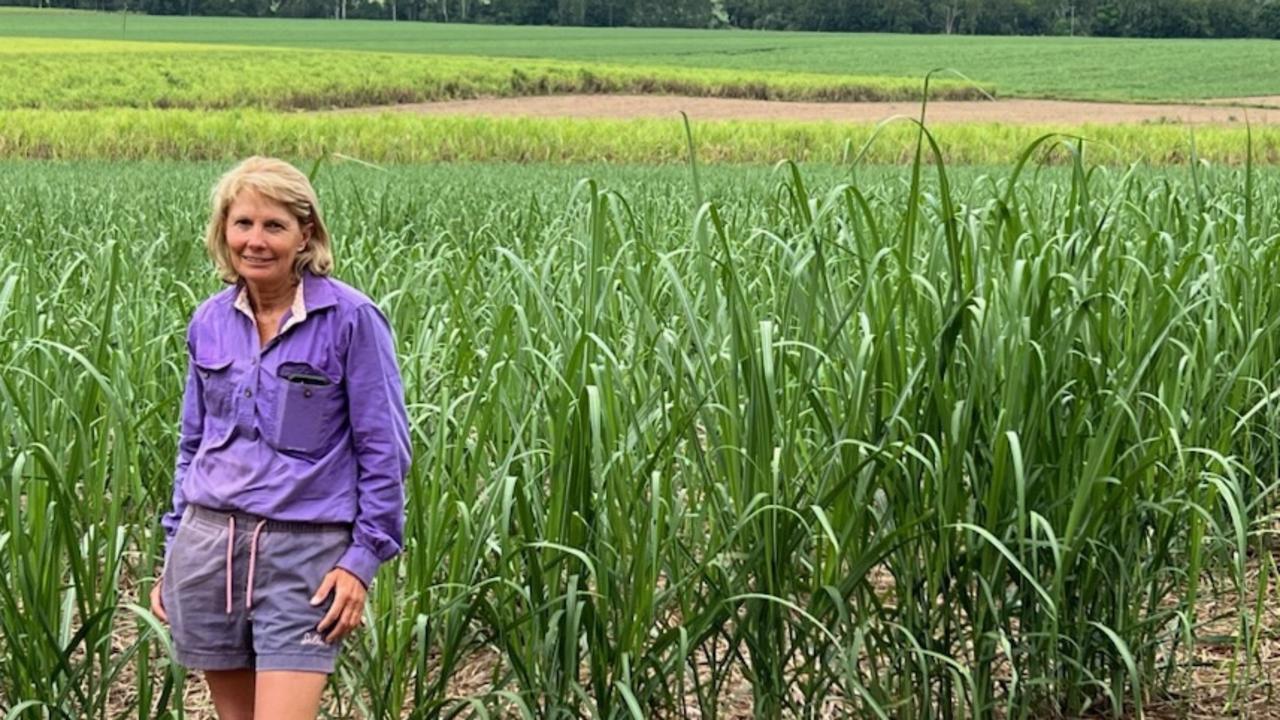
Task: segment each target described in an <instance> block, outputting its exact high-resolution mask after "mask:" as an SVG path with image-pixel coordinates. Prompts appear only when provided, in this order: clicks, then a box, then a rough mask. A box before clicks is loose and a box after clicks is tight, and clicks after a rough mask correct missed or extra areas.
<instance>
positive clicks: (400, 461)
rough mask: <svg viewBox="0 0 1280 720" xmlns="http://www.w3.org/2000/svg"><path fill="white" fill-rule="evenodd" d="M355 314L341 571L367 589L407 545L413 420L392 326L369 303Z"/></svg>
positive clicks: (348, 376) (349, 370)
mask: <svg viewBox="0 0 1280 720" xmlns="http://www.w3.org/2000/svg"><path fill="white" fill-rule="evenodd" d="M353 315H354V317H353V324H352V328H351V338H350V344H349V345H348V346H347V348H348V349H347V357H346V390H347V408H348V416H349V418H350V422H351V438H352V443H353V445H354V447H355V455H356V466H357V471H358V473H359V476H358V477H357V479H356V518H355V527H354V528H353V530H352V535H351V546H350V547H349V548H347V551H346V553H345V554H343V556H342V558H341V559H339V560H338V567H340V568H343V569H344V570H347V571H348V572H350V573H352V574H353V575H355V576H356V577H357V578H359V579H360V581H361V582H363V583H364V585H365V587H368V586H369V585H370V584H371V583H372V582H373V576H374V575H375V574H376V573H377V570H378V566H379V565H381V564H382V563H384V562H386V561H387V560H390V559H391V558H393V557H395V555H396V553H398V552H400V549H401V547H402V546H403V544H404V479H405V476H407V475H408V473H409V462H410V447H409V420H408V416H407V413H406V411H405V406H404V387H403V385H402V383H401V380H400V368H399V366H398V365H397V364H396V354H395V343H394V341H393V340H392V336H391V326H390V325H389V324H388V323H387V319H386V317H384V316H383V314H382V312H381V311H380V310H378V308H377V306H375V305H373V304H371V303H370V304H366V305H362V306H360V307H358V308H356V309H355V310H354V311H353Z"/></svg>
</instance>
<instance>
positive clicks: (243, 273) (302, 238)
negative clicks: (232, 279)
mask: <svg viewBox="0 0 1280 720" xmlns="http://www.w3.org/2000/svg"><path fill="white" fill-rule="evenodd" d="M226 237H227V250H229V251H230V252H229V254H230V256H231V257H230V260H231V267H232V268H233V269H234V270H235V272H236V274H238V275H239V276H240V277H242V278H244V281H245V282H246V283H248V284H249V285H250V286H252V287H253V288H254V289H255V290H268V291H270V290H276V289H279V288H281V287H285V286H288V285H292V284H293V282H294V275H293V266H294V261H295V260H296V259H297V257H298V253H299V252H301V251H302V250H303V249H304V248H305V247H306V246H307V242H308V241H309V240H310V239H311V226H310V225H309V224H308V225H300V224H299V223H298V219H297V218H296V217H294V216H293V213H291V212H290V211H289V209H288V208H287V207H285V206H284V205H282V204H280V203H278V202H276V201H274V200H271V199H270V198H267V197H264V196H263V195H261V194H260V193H258V192H257V191H256V190H251V189H245V190H242V191H241V192H240V194H239V195H237V196H236V199H235V200H234V201H232V203H231V207H229V208H228V209H227V224H226Z"/></svg>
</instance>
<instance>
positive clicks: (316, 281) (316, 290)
mask: <svg viewBox="0 0 1280 720" xmlns="http://www.w3.org/2000/svg"><path fill="white" fill-rule="evenodd" d="M238 285H239V287H240V290H239V292H237V293H236V301H235V308H236V310H239V311H240V312H241V313H243V314H244V315H245V316H246V317H248V318H249V319H250V320H253V321H254V322H257V320H256V319H255V318H254V315H253V307H252V306H251V305H250V303H249V288H248V287H246V286H245V284H244V281H243V280H241V281H240V282H239V283H238ZM335 304H337V299H336V298H334V296H333V288H331V287H330V286H329V282H328V280H327V279H326V278H322V277H319V276H317V275H315V274H314V273H311V272H309V271H303V273H302V282H300V283H298V287H297V289H295V290H294V292H293V304H292V305H290V307H289V316H288V320H286V321H285V323H284V327H282V328H280V333H281V334H283V333H284V331H285V330H288V329H289V328H291V327H293V326H294V325H298V324H299V323H301V322H303V321H304V320H306V319H307V316H308V315H309V314H311V313H313V312H315V311H317V310H320V309H322V308H327V307H329V306H331V305H335Z"/></svg>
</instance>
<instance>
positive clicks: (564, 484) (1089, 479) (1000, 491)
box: [0, 164, 1280, 720]
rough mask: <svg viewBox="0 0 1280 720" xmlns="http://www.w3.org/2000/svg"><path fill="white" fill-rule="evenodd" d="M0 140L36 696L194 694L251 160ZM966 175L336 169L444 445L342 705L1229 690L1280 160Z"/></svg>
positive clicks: (14, 503) (358, 260) (23, 634)
mask: <svg viewBox="0 0 1280 720" xmlns="http://www.w3.org/2000/svg"><path fill="white" fill-rule="evenodd" d="M308 167H310V164H308ZM2 169H3V172H0V428H3V429H4V437H5V442H4V443H0V477H2V478H4V481H5V492H3V493H0V713H7V716H9V717H18V716H23V717H25V716H32V717H35V716H45V717H56V718H95V719H96V718H107V717H111V718H116V717H139V718H153V717H157V718H158V717H169V715H166V714H165V712H166V710H167V709H170V708H174V707H175V706H177V705H178V704H179V703H180V698H181V697H182V696H183V693H182V692H181V691H180V688H179V687H178V686H177V682H178V681H180V680H181V676H180V674H178V673H176V672H173V671H172V670H173V668H172V666H171V665H170V664H169V662H168V660H167V656H166V653H165V651H164V650H165V648H164V644H163V642H164V640H163V638H164V637H165V636H164V633H163V630H162V629H161V628H160V627H159V626H158V625H157V624H156V623H155V620H154V618H152V617H151V616H150V614H149V613H148V612H147V611H146V610H145V609H143V608H142V607H139V606H137V605H136V604H133V603H134V601H136V600H137V599H138V598H145V597H146V594H147V591H148V589H149V587H150V584H151V582H152V578H153V577H154V575H155V572H156V569H157V568H156V565H157V562H158V560H159V555H160V542H161V537H160V528H159V525H158V523H157V518H158V516H159V513H160V512H161V510H163V509H164V507H165V506H166V504H167V503H168V502H169V498H170V483H171V480H172V468H173V458H174V453H175V438H176V431H175V426H174V422H175V419H176V417H177V412H178V403H179V398H180V388H181V379H182V377H183V372H184V354H183V347H184V345H183V328H184V326H185V321H186V318H187V317H188V316H189V314H190V312H191V311H192V309H193V307H194V306H195V304H196V303H197V302H199V300H200V299H201V298H202V297H204V296H205V295H207V294H208V293H210V292H212V291H213V290H215V289H216V288H217V287H218V283H217V281H216V280H215V278H214V275H213V273H212V272H211V269H210V264H209V262H208V261H207V259H206V258H205V257H204V254H203V252H202V249H201V247H200V245H199V242H198V238H199V236H200V228H201V226H202V216H203V211H204V208H203V204H204V198H205V195H206V191H207V188H208V186H209V184H210V182H211V181H212V180H213V178H214V177H215V176H216V173H217V171H218V169H219V168H216V167H212V166H207V165H183V164H179V165H160V166H155V165H128V164H97V165H83V166H76V165H61V164H16V165H12V164H11V165H6V166H4V167H3V168H2ZM951 172H952V173H954V174H948V175H943V174H942V173H941V171H940V170H939V171H937V172H935V171H933V170H931V169H929V168H926V167H921V166H919V165H916V166H914V167H911V168H908V169H905V170H899V169H894V170H889V171H874V170H871V169H866V168H863V169H860V170H859V171H858V172H856V173H850V172H849V171H848V170H847V169H846V170H831V169H827V170H819V171H814V172H809V173H800V172H793V171H792V169H791V168H789V167H786V166H784V167H781V168H779V170H778V171H777V172H775V173H774V174H772V175H769V174H767V171H764V170H758V169H757V170H749V171H744V170H741V169H733V170H723V169H720V170H717V171H716V172H709V173H705V174H703V175H702V176H701V178H700V179H698V178H697V177H696V176H691V175H690V173H688V172H687V171H684V170H679V169H677V170H672V169H667V170H654V169H646V168H623V169H601V168H595V169H589V170H588V169H581V168H572V169H555V168H547V167H530V168H520V167H469V166H462V167H456V166H455V167H439V168H412V167H402V168H395V169H392V170H387V171H383V170H377V169H370V168H363V167H355V168H351V167H346V168H328V167H322V168H321V169H320V172H319V174H318V175H317V183H318V185H319V187H320V192H321V197H322V202H323V203H324V205H325V207H326V208H327V210H328V215H329V218H330V227H331V228H332V229H333V231H334V234H335V237H336V238H338V240H337V253H338V258H339V274H340V276H341V277H342V278H343V279H346V280H348V281H350V282H353V283H355V284H356V285H358V286H359V287H361V288H363V289H364V290H366V291H367V292H368V293H370V294H371V295H372V296H373V297H374V298H375V299H376V300H377V301H378V302H379V303H380V304H381V305H382V307H383V308H384V309H385V310H386V312H387V314H388V316H389V318H390V320H391V323H392V325H393V327H394V328H395V330H396V334H397V340H398V349H399V352H400V355H401V363H402V368H403V371H404V376H405V380H406V383H405V387H406V392H407V395H408V401H409V407H410V414H411V417H412V425H413V442H414V446H415V457H416V462H415V463H414V465H413V468H412V473H411V476H410V477H409V479H408V501H409V512H408V525H407V528H406V534H407V546H406V552H405V554H404V555H403V556H402V557H400V558H399V559H397V560H396V561H394V562H392V563H391V564H389V565H387V566H386V567H385V568H384V569H383V571H382V574H381V576H380V579H379V581H378V582H377V583H375V585H374V588H373V592H372V595H371V604H370V608H369V609H370V620H371V622H370V625H369V627H368V628H367V629H366V630H365V631H364V632H362V633H361V634H359V635H358V636H357V637H356V638H355V639H354V641H353V642H352V647H351V650H350V652H349V653H347V654H346V655H345V656H344V658H343V662H342V665H341V667H340V671H339V673H338V675H337V676H336V678H335V683H337V685H338V686H339V687H340V688H341V689H342V690H343V692H341V693H340V694H336V695H334V697H342V698H345V699H346V700H345V701H344V702H343V704H341V705H339V706H337V707H334V708H333V709H332V710H333V715H332V716H333V717H352V716H359V717H368V718H376V719H377V720H391V719H393V718H402V717H411V718H421V719H425V718H440V717H453V716H458V717H476V718H482V717H488V716H491V714H497V713H498V712H499V711H504V716H519V717H526V718H538V719H539V720H542V719H548V720H549V719H551V718H566V717H598V718H609V719H613V718H646V717H679V716H681V713H680V711H679V710H678V708H682V707H683V708H685V709H687V710H689V711H690V712H691V713H692V714H693V715H695V716H698V717H707V718H714V717H723V716H724V715H723V710H724V703H725V702H726V701H728V700H732V698H733V697H742V698H744V699H745V701H746V704H747V706H748V707H749V708H750V710H749V712H750V713H751V715H752V716H754V717H760V718H768V719H772V718H779V717H782V716H784V715H785V716H790V717H807V718H816V717H820V716H826V717H832V716H835V717H881V718H887V717H894V718H902V719H903V720H921V719H925V718H948V717H977V718H992V717H1006V718H1028V717H1058V716H1068V717H1075V716H1080V715H1086V716H1093V715H1095V714H1096V713H1098V712H1100V711H1101V712H1114V713H1117V714H1118V713H1119V712H1121V710H1122V709H1123V710H1127V711H1132V712H1134V714H1135V716H1138V717H1141V716H1142V707H1143V706H1144V705H1145V704H1147V703H1148V702H1151V701H1161V700H1163V701H1168V700H1169V699H1170V698H1171V697H1176V696H1177V693H1179V691H1181V690H1183V689H1184V686H1185V683H1187V682H1188V680H1189V678H1190V673H1191V671H1192V669H1193V667H1192V664H1191V663H1190V662H1188V658H1190V657H1191V656H1192V655H1193V654H1194V653H1195V650H1196V648H1198V647H1203V646H1206V645H1207V646H1210V647H1209V648H1208V650H1209V652H1210V653H1211V654H1212V656H1213V657H1216V658H1219V659H1225V660H1227V661H1234V662H1236V663H1238V664H1237V665H1234V666H1233V672H1232V674H1231V679H1230V681H1229V682H1226V683H1224V684H1223V685H1221V686H1215V688H1214V692H1215V697H1216V702H1217V703H1218V705H1217V707H1216V708H1215V709H1221V710H1222V714H1223V715H1226V714H1230V713H1233V712H1234V711H1235V710H1236V709H1237V708H1238V707H1239V705H1238V703H1237V700H1238V699H1239V698H1240V696H1239V694H1238V693H1240V692H1243V691H1247V690H1249V689H1250V688H1252V687H1254V685H1255V683H1256V681H1257V678H1258V671H1259V667H1258V664H1257V662H1255V661H1257V659H1258V657H1259V656H1258V655H1257V654H1256V652H1257V649H1258V647H1259V646H1258V643H1259V642H1260V641H1261V640H1262V638H1263V637H1264V635H1265V633H1266V632H1267V629H1266V628H1267V625H1266V623H1265V622H1260V621H1261V620H1263V619H1264V615H1265V612H1266V609H1265V606H1264V604H1263V603H1262V601H1259V604H1258V605H1253V604H1252V603H1251V602H1249V601H1248V600H1247V597H1248V595H1247V594H1246V591H1250V590H1251V589H1253V588H1254V587H1256V585H1257V584H1260V585H1261V586H1262V587H1263V588H1265V587H1267V585H1268V583H1271V582H1274V574H1273V573H1274V567H1273V566H1271V565H1269V564H1268V558H1270V553H1268V552H1266V550H1265V538H1264V537H1262V533H1264V532H1266V530H1267V528H1268V527H1269V521H1268V517H1269V513H1270V511H1271V508H1272V507H1273V504H1274V503H1273V498H1272V496H1271V494H1272V491H1273V490H1274V488H1275V487H1276V485H1275V478H1276V465H1275V460H1276V457H1277V452H1278V450H1277V447H1278V446H1277V438H1278V436H1277V433H1276V428H1277V427H1278V426H1280V425H1278V423H1280V411H1278V406H1277V404H1276V403H1275V398H1276V393H1274V392H1273V391H1272V389H1273V388H1275V387H1276V385H1277V374H1276V373H1277V368H1280V347H1278V346H1277V335H1276V332H1275V330H1276V322H1277V321H1276V318H1277V317H1280V286H1278V285H1277V284H1276V283H1275V282H1274V278H1275V277H1276V274H1277V272H1280V270H1278V267H1277V265H1278V264H1280V253H1278V252H1277V248H1278V247H1280V245H1278V242H1280V232H1278V231H1280V227H1278V226H1277V224H1276V223H1277V218H1280V215H1278V214H1277V213H1276V198H1277V197H1280V185H1278V184H1277V181H1278V180H1280V178H1277V177H1276V176H1275V175H1274V174H1257V173H1254V174H1250V173H1247V172H1245V171H1227V172H1209V171H1206V170H1204V169H1203V168H1194V169H1193V170H1192V171H1191V172H1183V171H1182V170H1178V171H1176V172H1169V173H1166V172H1162V171H1140V170H1132V171H1128V172H1115V171H1109V170H1106V169H1101V170H1096V171H1087V170H1086V168H1085V167H1083V166H1080V165H1078V166H1075V167H1071V168H1067V169H1061V170H1051V171H1045V172H1041V171H1037V170H1035V169H1033V168H1031V167H1030V166H1028V167H1027V168H1025V171H1024V172H1022V173H1021V174H1020V175H1019V173H1018V171H1017V170H1015V169H1013V168H1010V167H1005V168H1001V169H997V170H993V171H986V172H983V171H976V170H964V171H961V172H958V173H956V171H954V170H952V171H951ZM587 173H591V174H597V173H600V174H603V176H604V177H605V182H604V184H602V185H597V184H595V183H583V184H577V183H575V180H576V178H578V177H581V176H582V175H583V174H587ZM703 199H706V200H709V201H710V204H708V205H702V204H701V201H702V200H703ZM1259 572H1260V574H1258V573H1259ZM1234 591H1240V592H1239V594H1236V593H1235V592H1234ZM1210 593H1214V594H1218V596H1217V597H1218V601H1219V602H1218V603H1217V604H1215V605H1214V606H1213V607H1214V608H1215V609H1214V610H1213V611H1212V612H1211V611H1209V610H1206V607H1207V606H1205V605H1204V604H1203V602H1202V601H1203V599H1204V597H1205V596H1206V594H1210ZM477 663H478V664H477ZM477 668H492V670H491V671H488V672H479V671H478V670H477ZM461 675H466V676H469V677H473V678H474V677H476V676H479V677H481V678H482V682H480V683H479V684H476V683H473V684H471V685H468V686H466V689H465V690H464V689H460V687H459V686H458V685H456V684H454V681H455V680H456V679H457V678H458V677H459V676H461ZM1184 697H1185V696H1184ZM349 703H354V704H355V705H357V706H358V710H357V709H356V708H353V707H352V706H351V705H350V704H349ZM516 708H519V709H520V712H518V713H517V712H516ZM717 710H719V711H721V714H717ZM455 712H456V715H455ZM24 713H25V714H24ZM178 717H181V715H180V714H179V715H178Z"/></svg>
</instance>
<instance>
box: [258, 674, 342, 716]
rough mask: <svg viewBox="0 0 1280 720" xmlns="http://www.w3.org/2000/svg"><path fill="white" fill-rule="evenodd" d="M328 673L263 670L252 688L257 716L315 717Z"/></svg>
mask: <svg viewBox="0 0 1280 720" xmlns="http://www.w3.org/2000/svg"><path fill="white" fill-rule="evenodd" d="M328 679H329V676H328V675H326V674H324V673H318V672H296V671H293V670H264V671H262V672H259V673H258V682H257V686H256V687H255V688H254V703H255V704H254V712H255V714H256V717H257V718H258V720H316V715H318V714H319V713H320V696H321V695H322V694H323V693H324V684H325V682H326V681H327V680H328Z"/></svg>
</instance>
